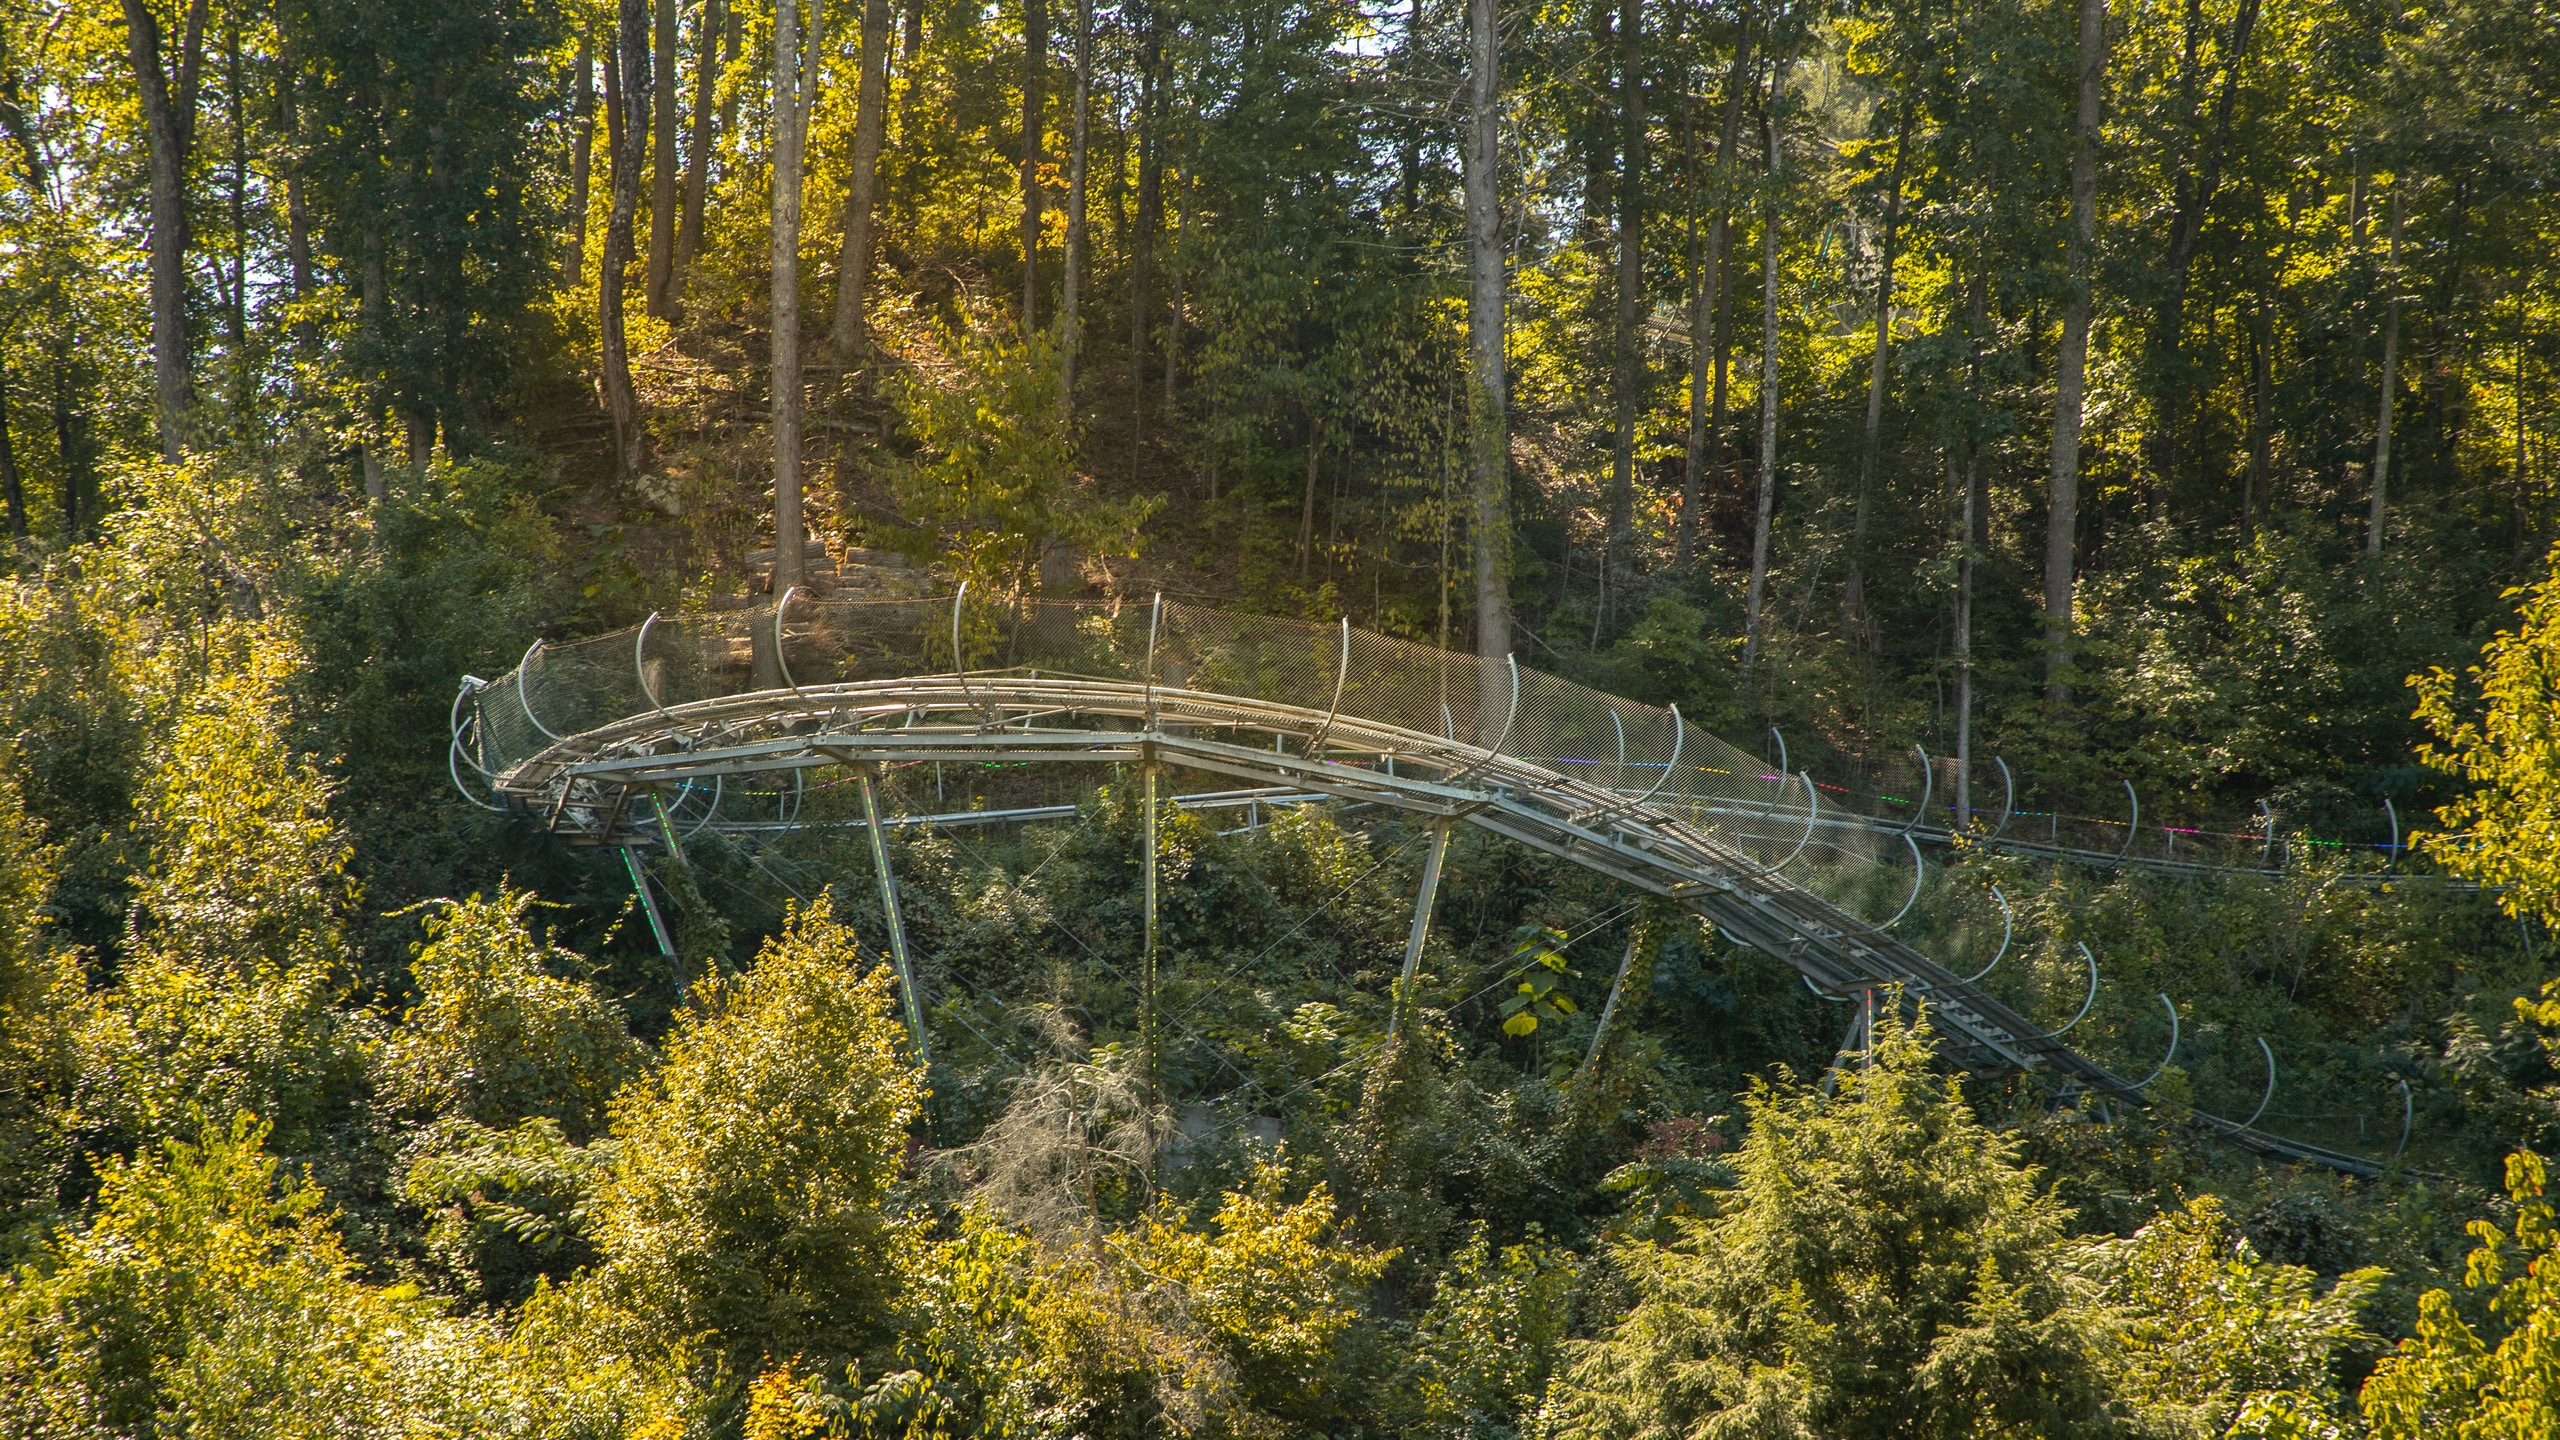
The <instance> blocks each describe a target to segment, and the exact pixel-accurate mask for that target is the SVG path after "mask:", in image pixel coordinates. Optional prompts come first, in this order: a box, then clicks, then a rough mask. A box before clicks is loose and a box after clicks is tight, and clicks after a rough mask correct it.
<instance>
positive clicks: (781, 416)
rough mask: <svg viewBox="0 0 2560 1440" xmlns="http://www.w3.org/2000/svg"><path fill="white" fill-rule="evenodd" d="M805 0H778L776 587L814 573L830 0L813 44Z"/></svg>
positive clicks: (820, 0) (815, 13)
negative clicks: (810, 367)
mask: <svg viewBox="0 0 2560 1440" xmlns="http://www.w3.org/2000/svg"><path fill="white" fill-rule="evenodd" d="M798 11H799V5H798V0H775V3H774V18H773V590H774V593H775V594H776V595H780V594H781V593H782V592H783V591H784V590H785V589H787V588H789V587H791V586H793V585H798V584H801V583H803V582H804V581H806V580H807V579H808V571H807V566H808V558H807V555H806V553H805V552H806V551H807V549H808V540H807V533H808V532H807V528H806V527H805V526H804V525H803V524H802V522H801V518H800V486H801V480H800V186H801V158H802V151H803V148H804V147H805V146H806V145H807V143H808V139H809V110H810V106H811V104H812V102H813V101H814V100H815V99H816V91H817V79H818V66H819V63H820V57H821V56H822V55H823V54H824V53H825V45H826V9H825V0H809V43H808V46H807V48H806V50H805V51H804V50H803V49H802V47H801V44H800V35H799V13H798Z"/></svg>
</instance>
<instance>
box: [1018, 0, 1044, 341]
mask: <svg viewBox="0 0 2560 1440" xmlns="http://www.w3.org/2000/svg"><path fill="white" fill-rule="evenodd" d="M1048 61H1049V0H1022V330H1023V333H1024V334H1026V335H1027V334H1029V333H1031V331H1033V330H1034V329H1036V328H1038V327H1039V324H1040V157H1041V145H1040V140H1041V131H1042V129H1043V128H1044V127H1045V126H1046V125H1047V123H1048V121H1047V108H1048V107H1047V103H1046V101H1047V97H1046V95H1045V94H1044V92H1043V90H1042V88H1041V87H1042V86H1043V85H1044V84H1045V83H1046V82H1047V79H1048Z"/></svg>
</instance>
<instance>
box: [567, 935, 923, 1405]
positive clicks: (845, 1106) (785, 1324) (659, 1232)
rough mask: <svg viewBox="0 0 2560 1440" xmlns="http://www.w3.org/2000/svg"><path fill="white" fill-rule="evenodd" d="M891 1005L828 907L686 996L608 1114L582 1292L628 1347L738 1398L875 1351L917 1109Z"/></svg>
mask: <svg viewBox="0 0 2560 1440" xmlns="http://www.w3.org/2000/svg"><path fill="white" fill-rule="evenodd" d="M889 985H890V981H889V976H888V973H887V971H886V969H885V967H870V968H868V969H866V968H865V967H864V965H863V964H862V962H861V960H860V957H859V955H858V953H857V951H856V948H855V944H854V937H853V932H852V931H851V930H850V929H849V928H847V927H846V926H844V925H843V924H841V923H839V922H838V921H837V920H836V919H835V918H834V916H833V914H832V913H831V912H830V910H829V908H828V904H827V901H826V899H825V897H823V896H822V897H821V898H820V899H819V901H818V903H817V904H815V905H813V906H811V907H810V908H808V909H806V910H802V911H800V912H798V913H797V914H796V915H794V916H793V917H792V920H791V923H790V926H789V928H788V929H787V930H786V931H785V932H784V933H783V934H781V935H779V936H777V937H775V938H774V939H773V940H772V941H770V942H769V943H768V944H767V945H766V946H765V948H764V951H763V953H762V954H761V955H760V956H759V957H758V959H757V963H756V965H755V966H754V968H753V969H751V970H749V971H748V972H747V973H746V974H745V975H744V976H743V977H741V978H739V979H736V980H725V981H724V980H713V981H707V982H705V983H704V984H703V985H702V986H700V987H698V989H697V991H696V995H697V1002H698V1003H697V1008H695V1009H694V1010H692V1011H689V1012H687V1013H686V1014H685V1015H684V1016H682V1017H681V1018H680V1020H679V1021H678V1024H677V1027H676V1030H675V1031H674V1033H673V1034H671V1035H670V1036H669V1037H668V1038H667V1042H666V1048H665V1059H664V1061H663V1062H662V1063H661V1064H660V1066H659V1067H658V1068H657V1069H656V1070H655V1071H653V1072H652V1073H650V1074H649V1075H648V1076H646V1077H645V1078H643V1079H641V1080H639V1081H638V1082H636V1083H634V1084H632V1085H630V1086H628V1087H626V1088H625V1089H624V1090H623V1091H622V1092H621V1093H620V1094H619V1095H617V1096H616V1097H615V1099H614V1101H613V1106H612V1145H613V1149H612V1157H611V1160H610V1162H609V1163H608V1164H607V1165H606V1167H605V1168H604V1170H603V1172H602V1173H601V1174H600V1175H598V1176H597V1178H596V1180H595V1190H594V1195H593V1198H592V1200H591V1201H590V1205H591V1208H592V1213H593V1215H594V1229H593V1235H594V1240H595V1244H596V1246H597V1248H598V1249H599V1250H600V1251H601V1252H602V1253H603V1256H604V1260H603V1264H602V1266H601V1268H600V1269H599V1270H598V1271H597V1272H596V1274H595V1275H594V1276H593V1283H595V1284H596V1285H598V1286H601V1287H602V1291H601V1293H602V1294H603V1295H604V1296H606V1297H608V1299H609V1300H610V1303H611V1304H613V1305H614V1306H615V1307H617V1308H618V1309H620V1310H621V1311H623V1312H624V1313H627V1314H628V1315H629V1316H630V1317H631V1320H632V1323H633V1324H634V1325H635V1326H636V1327H637V1331H636V1335H637V1338H638V1343H640V1344H642V1345H644V1346H646V1347H650V1348H652V1349H654V1350H656V1351H658V1352H661V1353H667V1354H671V1355H677V1356H682V1357H685V1358H686V1362H687V1363H688V1364H690V1365H692V1366H694V1367H695V1368H696V1369H697V1370H698V1372H699V1373H700V1374H702V1375H704V1376H706V1377H709V1376H715V1375H725V1376H726V1377H729V1378H727V1379H725V1380H722V1381H719V1382H718V1383H719V1384H729V1385H743V1384H744V1383H745V1381H746V1380H747V1379H751V1378H752V1377H753V1376H755V1375H756V1374H759V1373H761V1372H762V1370H763V1369H764V1367H765V1366H766V1365H767V1364H768V1363H769V1362H773V1361H780V1360H785V1359H788V1358H789V1357H791V1356H794V1355H807V1356H810V1357H811V1358H813V1359H821V1358H829V1357H832V1358H837V1359H841V1358H844V1357H850V1356H853V1355H856V1354H859V1353H860V1352H861V1351H862V1349H863V1347H864V1346H865V1345H867V1344H870V1343H872V1342H874V1341H876V1340H878V1339H880V1338H881V1337H882V1335H883V1334H884V1333H885V1331H886V1329H887V1327H888V1324H889V1322H890V1307H891V1306H892V1304H893V1303H894V1302H895V1299H896V1296H897V1291H898V1276H897V1273H896V1270H895V1268H894V1266H893V1264H892V1255H893V1251H894V1246H895V1244H896V1235H897V1227H896V1226H895V1224H894V1223H893V1222H892V1221H891V1220H890V1218H889V1217H888V1216H887V1215H885V1214H884V1213H883V1212H882V1210H881V1201H882V1199H883V1197H884V1194H885V1192H886V1189H887V1187H888V1185H889V1183H890V1181H891V1180H892V1179H893V1178H895V1176H896V1175H897V1172H898V1166H899V1160H900V1156H901V1155H902V1153H903V1152H904V1150H905V1146H906V1128H907V1126H908V1125H909V1123H911V1122H912V1121H913V1120H914V1119H915V1118H916V1115H917V1111H918V1106H919V1103H920V1101H921V1098H922V1078H921V1076H919V1075H918V1073H917V1072H916V1070H915V1068H914V1067H913V1065H912V1064H911V1063H909V1062H908V1061H907V1060H906V1059H905V1058H904V1055H903V1053H902V1052H903V1050H904V1044H905V1042H904V1039H903V1037H902V1035H901V1032H900V1029H899V1026H898V1024H897V1021H896V1019H895V1018H894V1014H895V1011H894V1006H893V1005H892V1003H891V999H890V990H889ZM723 1367H725V1369H724V1368H723ZM713 1388H714V1389H715V1390H716V1389H717V1384H715V1385H714V1386H713Z"/></svg>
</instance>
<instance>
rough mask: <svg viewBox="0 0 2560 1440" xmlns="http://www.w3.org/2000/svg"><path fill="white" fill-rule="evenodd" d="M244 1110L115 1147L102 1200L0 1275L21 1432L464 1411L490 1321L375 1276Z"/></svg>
mask: <svg viewBox="0 0 2560 1440" xmlns="http://www.w3.org/2000/svg"><path fill="white" fill-rule="evenodd" d="M265 1135H266V1130H265V1127H264V1126H262V1125H259V1124H257V1123H256V1122H254V1121H253V1120H252V1119H251V1118H250V1117H248V1116H246V1115H243V1116H240V1117H238V1118H237V1119H235V1120H233V1121H231V1122H230V1123H228V1124H226V1125H223V1126H220V1127H217V1128H213V1129H209V1130H207V1131H206V1132H205V1134H204V1136H203V1138H202V1140H201V1141H200V1142H198V1143H195V1144H188V1143H184V1142H179V1141H171V1142H168V1143H167V1145H166V1146H165V1149H164V1152H163V1153H146V1154H144V1155H143V1156H141V1157H140V1158H138V1159H136V1160H134V1161H131V1162H119V1161H110V1162H108V1164H107V1166H106V1169H105V1173H104V1177H103V1178H104V1184H103V1186H102V1188H101V1191H100V1194H99V1207H98V1213H97V1217H96V1219H95V1221H94V1223H93V1224H91V1225H89V1226H87V1227H85V1228H83V1229H79V1230H65V1231H62V1232H60V1233H58V1234H56V1235H55V1236H54V1237H53V1238H52V1239H51V1240H50V1241H49V1242H48V1243H47V1244H46V1246H45V1249H44V1252H43V1254H42V1255H41V1256H40V1257H39V1258H38V1259H37V1260H36V1261H34V1262H33V1263H30V1264H27V1265H24V1266H21V1267H19V1269H18V1270H17V1272H16V1273H15V1274H13V1275H11V1276H10V1277H9V1279H8V1280H7V1282H6V1284H5V1286H0V1397H5V1398H0V1429H5V1430H6V1431H7V1432H8V1433H10V1434H12V1435H24V1436H28V1437H51V1436H62V1437H66V1440H67V1437H71V1436H116V1437H133V1440H141V1437H145V1436H154V1435H173V1434H208V1435H347V1436H376V1435H379V1436H385V1437H388V1436H394V1435H412V1434H416V1433H418V1431H419V1430H420V1429H421V1428H423V1427H436V1428H442V1427H447V1426H453V1427H464V1428H468V1427H469V1426H470V1425H471V1424H472V1423H473V1422H472V1421H471V1420H470V1419H469V1418H468V1412H469V1410H470V1408H471V1407H472V1406H473V1405H474V1403H475V1401H476V1399H477V1397H475V1395H474V1394H473V1387H472V1385H471V1383H470V1372H471V1370H472V1368H473V1362H474V1360H475V1359H476V1355H477V1350H478V1345H479V1337H478V1336H477V1335H475V1334H474V1333H473V1332H472V1331H470V1330H468V1329H465V1328H462V1327H458V1326H456V1325H454V1324H453V1323H452V1322H450V1321H447V1320H445V1319H443V1318H442V1317H441V1316H440V1315H438V1313H437V1312H436V1310H435V1308H434V1307H433V1306H432V1305H430V1304H428V1303H427V1302H425V1301H423V1300H420V1299H419V1298H418V1297H417V1296H416V1295H415V1293H414V1292H411V1291H408V1290H403V1289H392V1290H381V1289H375V1288H372V1287H370V1286H367V1285H365V1284H363V1283H362V1282H361V1281H360V1280H359V1279H358V1278H357V1273H356V1267H355V1265H354V1263H353V1262H352V1261H351V1260H350V1259H349V1258H348V1256H347V1254H346V1252H345V1250H344V1249H343V1247H342V1246H341V1244H340V1242H339V1239H338V1236H337V1234H336V1232H335V1231H334V1230H333V1229H332V1227H331V1225H330V1221H329V1216H328V1215H327V1213H326V1212H325V1211H323V1210H322V1209H321V1197H320V1194H319V1192H318V1191H316V1190H314V1189H312V1188H311V1187H310V1186H308V1185H294V1184H284V1185H281V1186H280V1185H279V1183H278V1177H277V1173H276V1172H277V1166H276V1162H275V1161H274V1160H273V1159H272V1158H270V1157H268V1156H267V1155H265V1154H263V1153H262V1152H261V1150H260V1142H261V1141H262V1140H263V1139H264V1138H265Z"/></svg>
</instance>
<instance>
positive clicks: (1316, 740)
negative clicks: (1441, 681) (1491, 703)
mask: <svg viewBox="0 0 2560 1440" xmlns="http://www.w3.org/2000/svg"><path fill="white" fill-rule="evenodd" d="M1511 673H1512V677H1513V679H1514V680H1515V681H1517V679H1518V677H1519V673H1520V668H1519V666H1518V665H1516V664H1515V665H1513V666H1512V671H1511ZM1350 678H1351V617H1350V616H1348V615H1345V616H1343V617H1342V658H1341V660H1340V661H1339V662H1337V663H1336V664H1335V665H1334V667H1333V703H1332V704H1331V705H1328V706H1326V707H1325V712H1324V723H1323V724H1322V725H1319V726H1317V727H1316V733H1315V734H1314V735H1312V736H1310V737H1308V739H1307V758H1308V759H1310V760H1313V759H1314V758H1316V752H1317V751H1318V750H1320V749H1323V748H1324V740H1325V737H1326V736H1328V735H1330V734H1332V733H1333V722H1334V720H1335V718H1336V717H1338V716H1340V715H1341V714H1342V686H1343V683H1344V682H1345V681H1347V680H1349V679H1350ZM1512 706H1513V708H1514V709H1517V708H1518V707H1519V701H1518V700H1517V699H1514V700H1513V701H1512ZM1502 738H1504V739H1506V740H1508V739H1510V738H1511V736H1510V733H1509V728H1508V727H1507V726H1506V727H1505V730H1504V734H1503V737H1502Z"/></svg>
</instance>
